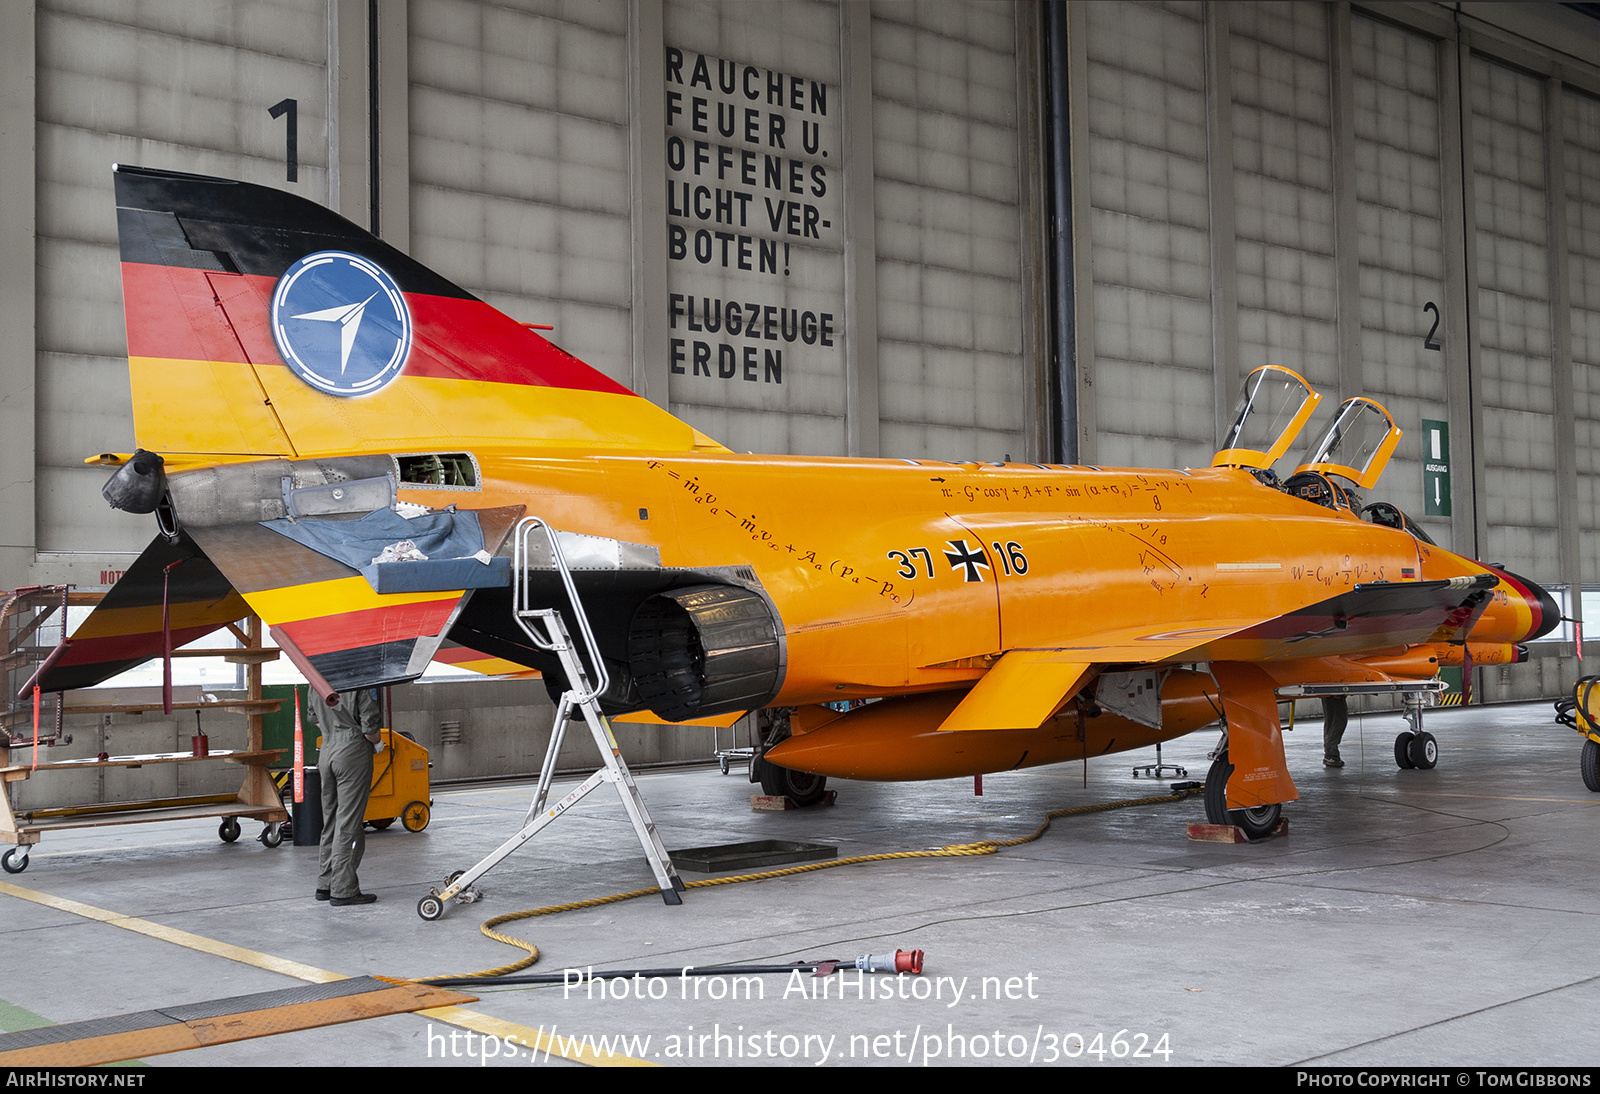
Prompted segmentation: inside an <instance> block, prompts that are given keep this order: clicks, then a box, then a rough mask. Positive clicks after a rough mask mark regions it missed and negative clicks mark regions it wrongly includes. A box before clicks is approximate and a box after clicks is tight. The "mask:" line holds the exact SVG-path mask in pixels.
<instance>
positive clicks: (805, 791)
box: [761, 762, 828, 805]
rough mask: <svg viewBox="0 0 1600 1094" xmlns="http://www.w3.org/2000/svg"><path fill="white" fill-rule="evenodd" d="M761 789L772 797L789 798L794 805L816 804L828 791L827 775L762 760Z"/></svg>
mask: <svg viewBox="0 0 1600 1094" xmlns="http://www.w3.org/2000/svg"><path fill="white" fill-rule="evenodd" d="M761 789H762V790H763V791H764V792H765V793H768V794H771V795H773V796H774V797H785V798H790V799H792V800H793V801H794V803H795V804H796V805H816V804H817V803H818V802H819V801H821V800H822V796H823V795H824V794H826V793H827V792H828V776H826V775H813V774H811V773H810V772H809V771H795V770H792V769H791V768H787V767H779V766H778V765H777V764H775V763H766V762H763V763H762V765H761Z"/></svg>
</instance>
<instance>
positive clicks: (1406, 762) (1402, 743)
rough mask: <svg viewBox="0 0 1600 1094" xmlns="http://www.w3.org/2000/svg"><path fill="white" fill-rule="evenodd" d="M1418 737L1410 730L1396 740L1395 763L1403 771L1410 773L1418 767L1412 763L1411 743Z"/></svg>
mask: <svg viewBox="0 0 1600 1094" xmlns="http://www.w3.org/2000/svg"><path fill="white" fill-rule="evenodd" d="M1416 736H1417V735H1416V734H1415V733H1412V732H1411V731H1410V730H1409V729H1408V730H1406V731H1405V732H1404V733H1402V734H1400V736H1398V737H1396V738H1395V739H1394V762H1395V766H1396V767H1398V768H1400V770H1401V771H1410V770H1411V769H1412V768H1413V767H1416V766H1417V765H1416V764H1414V763H1412V762H1411V742H1412V741H1413V740H1414V739H1415V738H1416Z"/></svg>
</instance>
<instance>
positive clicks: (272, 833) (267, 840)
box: [257, 822, 283, 847]
mask: <svg viewBox="0 0 1600 1094" xmlns="http://www.w3.org/2000/svg"><path fill="white" fill-rule="evenodd" d="M257 838H258V839H260V840H261V845H262V846H263V847H276V846H278V844H280V843H282V842H283V829H282V828H281V827H279V825H278V824H277V823H276V822H274V823H272V824H269V825H267V826H266V827H265V828H263V829H262V830H261V835H260V836H258V837H257Z"/></svg>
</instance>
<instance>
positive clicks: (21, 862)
mask: <svg viewBox="0 0 1600 1094" xmlns="http://www.w3.org/2000/svg"><path fill="white" fill-rule="evenodd" d="M18 851H22V848H20V847H13V848H12V849H11V850H9V851H7V852H6V853H5V854H4V855H0V867H4V868H5V872H6V873H8V874H20V873H22V871H24V870H26V869H27V868H28V852H26V851H22V854H20V855H19V854H17V852H18Z"/></svg>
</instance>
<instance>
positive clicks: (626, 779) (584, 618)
mask: <svg viewBox="0 0 1600 1094" xmlns="http://www.w3.org/2000/svg"><path fill="white" fill-rule="evenodd" d="M536 532H537V533H539V534H541V535H543V536H544V537H545V539H546V540H547V541H548V542H549V545H550V558H551V560H552V562H553V563H554V566H555V569H556V572H557V573H558V574H559V575H560V577H561V583H562V586H563V587H564V588H565V590H566V594H567V603H568V604H569V605H571V608H572V616H573V618H574V619H575V620H576V621H577V624H578V632H579V634H580V635H581V637H582V639H583V646H584V648H583V651H582V652H583V653H584V654H587V656H588V661H589V665H590V666H592V676H591V670H590V668H589V667H586V666H585V664H584V658H583V656H580V652H579V650H578V649H577V647H576V646H575V644H574V643H573V640H572V636H571V634H570V633H569V632H568V630H567V624H566V621H565V620H564V619H563V618H562V613H561V612H559V611H557V610H556V609H554V608H534V607H532V606H531V605H530V603H529V601H530V596H529V587H528V586H529V579H528V563H529V551H528V540H529V537H530V536H532V535H533V534H534V533H536ZM514 536H515V540H514V544H515V546H514V557H513V560H512V574H513V582H514V602H513V606H512V611H513V613H514V614H515V617H516V621H517V625H518V626H519V627H521V628H522V631H523V633H524V634H526V635H527V636H528V638H529V639H530V640H531V641H532V642H533V644H534V645H535V646H536V647H538V648H539V649H541V650H544V651H546V652H548V653H553V654H555V655H556V657H557V658H558V659H559V660H560V662H561V669H562V672H563V673H564V674H565V676H566V681H567V690H566V691H565V692H564V693H563V694H562V696H561V701H560V703H558V704H557V706H556V717H555V723H554V724H553V725H552V726H551V728H550V745H549V747H548V748H547V749H545V755H544V766H543V768H542V769H541V770H540V772H539V788H538V790H537V792H536V793H535V794H534V798H533V803H532V804H531V805H530V806H529V807H528V814H527V817H526V822H525V823H524V825H523V827H522V830H521V831H520V832H518V833H517V834H516V835H514V836H512V837H511V838H510V839H508V840H506V841H505V842H504V843H502V844H501V845H500V846H499V847H497V848H495V849H494V851H492V852H491V853H490V854H489V855H488V857H486V858H484V859H483V860H481V861H480V862H478V863H477V864H476V865H474V866H473V867H471V868H470V869H468V870H465V871H460V872H458V873H455V874H452V875H450V877H449V878H448V879H447V880H446V882H445V887H444V888H443V889H432V890H430V891H429V893H428V895H427V896H425V897H423V898H422V899H421V900H419V901H418V902H417V914H418V915H419V916H421V917H422V918H423V919H426V920H435V919H438V918H439V917H440V916H442V915H444V910H445V906H446V904H447V903H448V902H449V901H451V900H455V901H457V902H458V903H462V904H470V903H473V902H475V901H476V900H478V899H479V898H480V897H481V895H482V894H481V893H480V892H479V891H478V890H477V889H476V888H474V887H473V882H475V881H476V880H477V879H478V878H480V877H482V876H483V875H484V874H486V873H488V872H489V871H490V870H492V869H493V868H494V867H495V866H496V865H497V864H498V863H499V862H500V861H501V860H502V859H504V858H505V857H506V856H507V855H509V854H511V853H512V852H513V851H515V850H516V849H517V848H519V847H521V846H522V845H523V844H525V843H527V842H528V841H529V840H531V839H532V838H533V837H534V836H536V835H538V834H539V832H541V831H542V830H543V829H544V828H545V827H546V826H547V825H549V824H550V823H551V822H552V821H554V820H555V819H556V818H557V817H559V816H560V815H561V814H563V813H565V812H566V811H567V810H568V809H570V808H572V806H574V805H576V804H577V803H578V802H580V801H582V800H583V799H584V798H585V797H587V796H588V794H589V793H590V791H592V790H594V789H595V788H596V787H598V786H599V785H600V784H601V783H611V784H612V785H613V786H615V787H616V788H617V796H618V797H620V798H621V799H622V807H623V808H624V809H625V810H627V813H628V819H629V820H630V821H631V822H632V823H633V830H634V832H635V833H636V834H637V835H638V837H639V845H640V846H641V847H642V848H643V849H644V854H645V859H646V860H647V861H648V862H649V863H650V869H651V870H652V871H653V872H654V873H655V876H656V882H657V884H659V885H660V887H661V899H662V900H664V901H665V902H666V903H668V904H681V903H683V898H682V897H681V896H679V895H678V894H679V893H680V892H682V891H683V888H684V885H683V881H682V879H680V878H679V877H678V872H677V870H676V869H675V868H674V867H673V865H672V858H671V857H670V856H669V855H668V854H667V848H666V845H665V844H663V843H662V842H661V836H660V834H659V833H658V832H657V831H656V826H655V823H654V822H653V821H651V819H650V813H649V810H647V809H646V808H645V804H644V798H643V796H642V795H640V793H639V788H638V786H637V785H636V784H635V783H634V781H633V774H632V773H631V772H630V771H629V770H628V764H627V762H626V761H625V760H623V758H622V751H621V749H620V748H618V746H617V738H616V736H615V735H614V734H613V733H612V732H611V723H610V721H609V720H608V719H607V718H606V716H605V715H604V714H603V713H601V710H600V695H601V694H602V693H603V692H604V691H605V690H606V688H607V687H608V686H609V685H610V677H609V675H608V674H607V672H606V667H605V662H604V661H603V660H602V659H601V656H600V648H599V646H598V644H597V643H596V642H595V640H594V632H593V630H591V629H590V626H589V617H588V615H587V613H586V612H585V611H584V610H583V602H582V601H581V600H580V599H579V598H578V590H577V588H576V587H575V586H574V585H573V581H572V571H571V569H570V568H569V567H568V565H567V560H566V556H565V555H564V554H562V551H561V544H560V542H559V537H558V536H557V535H556V533H555V530H554V529H553V528H551V527H550V525H549V524H548V523H546V522H545V521H544V520H542V519H540V518H538V517H524V518H523V519H522V520H520V521H518V522H517V527H516V531H515V533H514ZM579 717H581V718H582V719H583V721H584V723H585V724H586V725H588V727H589V733H590V735H591V736H592V737H593V738H594V743H595V747H596V749H598V750H599V752H600V755H601V757H602V758H603V759H604V761H605V766H604V767H602V768H601V769H600V770H598V771H596V772H595V773H594V774H592V775H590V776H589V777H588V778H587V779H585V780H584V782H583V784H582V785H581V786H579V787H578V788H577V789H576V790H574V791H572V793H570V794H568V795H567V796H566V797H564V798H562V799H561V800H560V801H558V802H557V803H556V804H554V805H551V806H549V807H548V808H547V807H546V801H547V799H548V798H549V794H550V783H551V781H552V780H553V779H554V777H555V772H556V760H557V758H558V757H559V756H560V754H561V744H562V741H563V740H564V739H565V738H566V732H567V725H568V723H569V722H571V721H573V720H574V719H577V718H579Z"/></svg>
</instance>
